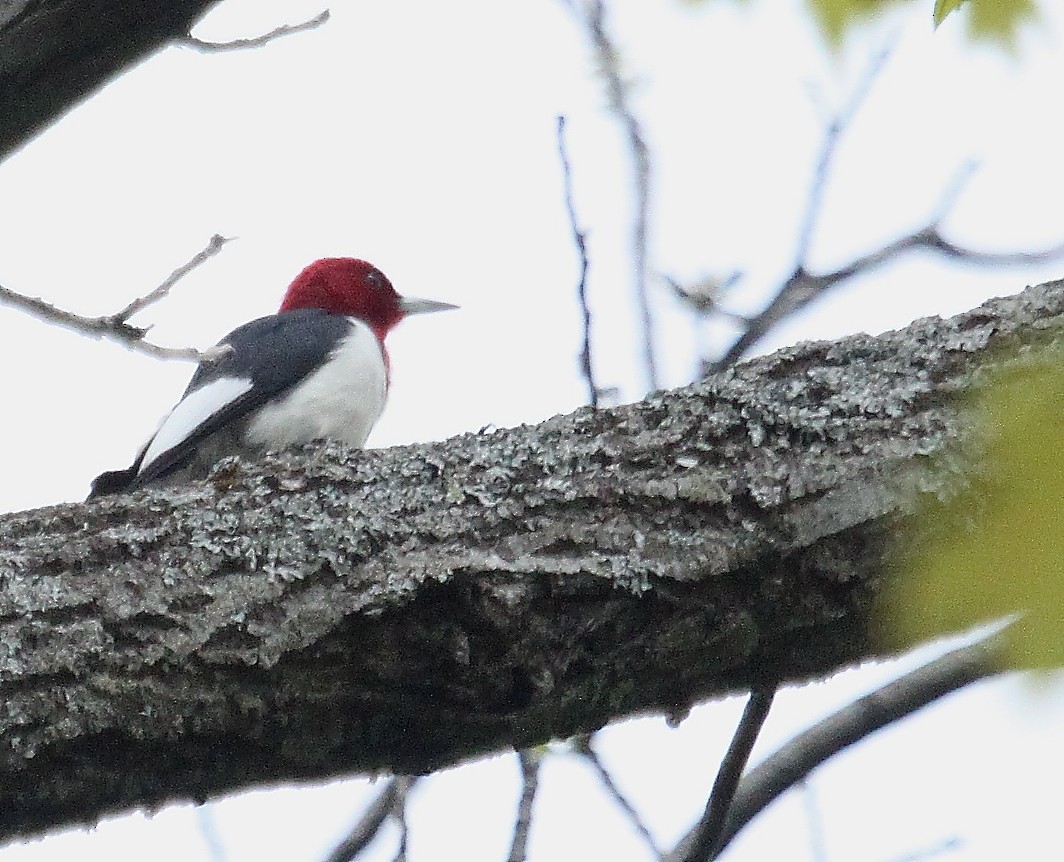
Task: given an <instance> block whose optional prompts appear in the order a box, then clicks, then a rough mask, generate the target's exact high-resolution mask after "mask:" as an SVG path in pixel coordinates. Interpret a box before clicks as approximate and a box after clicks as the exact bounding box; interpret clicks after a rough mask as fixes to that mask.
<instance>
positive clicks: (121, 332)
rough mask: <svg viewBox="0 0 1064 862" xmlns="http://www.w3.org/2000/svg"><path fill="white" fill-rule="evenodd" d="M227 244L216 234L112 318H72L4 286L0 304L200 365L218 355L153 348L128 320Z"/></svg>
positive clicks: (145, 329) (162, 356) (142, 329)
mask: <svg viewBox="0 0 1064 862" xmlns="http://www.w3.org/2000/svg"><path fill="white" fill-rule="evenodd" d="M229 241H230V239H229V238H226V237H223V236H219V235H218V234H215V235H214V236H212V237H211V239H210V241H209V242H208V243H207V245H206V247H205V248H204V249H203V250H202V251H200V252H198V253H197V254H196V255H195V256H194V257H192V258H191V259H190V260H189V261H188V262H187V263H185V264H182V265H181V266H179V267H178V268H177V269H175V270H174V271H173V272H172V273H171V274H170V275H169V276H168V277H167V279H166V280H165V281H164V282H163V283H162V284H160V285H159V286H158V287H157V288H155V289H154V290H152V291H151V292H149V293H147V294H145V295H144V296H142V297H139V298H138V299H135V300H133V302H131V303H129V304H128V305H127V306H126V307H125V308H123V309H121V310H120V311H118V312H116V313H114V314H108V315H104V316H102V317H85V316H83V315H80V314H74V312H72V311H65V310H64V309H62V308H59V307H57V306H55V305H53V304H52V303H50V302H46V301H45V300H43V299H40V298H39V297H35V296H26V295H25V294H21V293H16V292H15V291H13V290H8V289H7V288H6V287H3V286H0V304H4V305H9V306H11V307H13V308H17V309H19V310H20V311H24V312H25V313H27V314H29V315H30V316H32V317H36V318H37V319H38V320H43V321H45V322H46V323H54V324H56V325H57V326H62V327H63V328H64V329H70V330H72V331H74V332H77V333H79V334H80V335H86V336H89V337H90V338H106V339H109V340H111V341H116V342H118V343H120V344H122V345H124V346H125V347H128V348H129V349H130V350H134V351H136V352H138V353H145V354H147V355H148V356H155V357H157V358H159V359H188V360H192V361H194V362H203V361H205V360H210V359H213V358H214V357H215V356H216V355H217V354H216V353H215V352H213V351H210V350H207V351H203V350H196V349H194V348H191V347H163V346H162V345H160V344H154V343H152V342H150V341H147V340H146V339H145V336H147V334H148V327H141V326H133V325H132V324H130V323H129V318H130V317H131V316H132V315H134V314H136V313H137V312H138V311H142V310H143V309H145V308H147V307H148V306H149V305H151V304H152V303H155V302H158V301H159V300H160V299H162V298H163V297H165V296H166V295H167V294H168V293H169V292H170V290H171V289H172V288H173V287H174V285H175V284H177V282H178V281H180V280H181V279H182V278H184V277H185V276H186V275H188V274H189V273H190V272H192V270H194V269H196V267H198V266H200V265H202V264H203V263H204V262H206V261H207V260H208V259H209V258H211V257H214V255H216V254H218V252H219V251H221V249H222V246H224V245H225V244H226V243H227V242H229Z"/></svg>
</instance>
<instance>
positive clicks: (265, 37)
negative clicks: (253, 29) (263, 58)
mask: <svg viewBox="0 0 1064 862" xmlns="http://www.w3.org/2000/svg"><path fill="white" fill-rule="evenodd" d="M329 14H330V13H329V10H328V9H324V10H322V11H321V12H319V13H318V14H317V15H315V16H314V17H313V18H311V19H310V20H309V21H302V22H300V23H299V24H282V25H281V26H280V27H275V28H274V29H273V30H271V31H270V32H269V33H263V34H262V35H261V36H254V37H252V38H249V39H234V40H233V41H231V42H207V41H205V40H203V39H197V38H196V37H195V36H193V35H192V34H189V35H188V36H186V37H185V38H184V39H182V40H181V42H180V44H181V45H184V46H185V47H187V48H192V49H193V50H196V51H199V52H200V53H203V54H221V53H223V52H225V51H244V50H246V49H248V48H261V47H262V46H263V45H267V44H269V43H270V42H273V41H274V40H276V39H281V38H283V37H285V36H291V35H292V34H293V33H302V32H304V31H306V30H314V29H316V28H318V27H320V26H321V25H322V24H324V23H325V22H326V21H328V20H329Z"/></svg>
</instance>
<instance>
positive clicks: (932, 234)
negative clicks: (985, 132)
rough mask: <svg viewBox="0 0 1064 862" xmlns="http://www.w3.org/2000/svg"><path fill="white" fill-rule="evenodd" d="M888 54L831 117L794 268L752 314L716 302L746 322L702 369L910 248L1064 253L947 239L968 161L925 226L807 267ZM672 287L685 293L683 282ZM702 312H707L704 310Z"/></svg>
mask: <svg viewBox="0 0 1064 862" xmlns="http://www.w3.org/2000/svg"><path fill="white" fill-rule="evenodd" d="M889 56H890V48H889V47H888V48H886V49H884V50H883V51H881V52H880V53H879V54H877V55H876V56H875V57H874V58H873V60H872V63H871V64H870V66H869V69H868V71H867V72H866V73H865V75H864V76H863V78H862V79H861V81H860V82H859V83H858V86H857V88H856V89H855V91H854V93H853V95H852V96H851V98H850V100H849V102H848V104H847V105H846V106H845V107H844V108H843V109H842V110H841V111H840V112H839V113H838V114H837V115H836V116H835V117H834V118H833V119H832V120H831V122H830V123H829V125H828V129H827V131H826V133H825V136H824V143H823V145H822V147H821V150H820V154H819V156H818V157H817V162H816V166H815V167H814V170H813V180H812V184H811V186H810V190H809V196H808V199H807V201H806V207H805V213H804V215H803V217H802V220H801V223H800V225H799V229H798V241H797V248H796V254H795V264H794V269H793V271H792V272H791V274H790V276H788V277H787V279H786V280H785V281H784V282H783V283H782V284H781V285H780V286H779V287H778V288H777V290H776V293H775V295H774V297H773V298H772V300H771V301H770V302H769V303H768V304H767V305H766V306H765V308H764V309H763V310H762V311H761V312H760V313H758V314H757V315H755V316H753V317H748V318H745V319H744V318H738V317H737V316H736V315H727V313H726V312H725V311H724V310H723V309H721V308H720V307H719V306H717V307H716V308H715V309H714V310H715V311H716V312H717V313H719V314H722V315H725V316H731V317H732V318H733V319H740V320H742V327H741V332H740V334H739V336H738V337H737V338H736V339H735V341H734V342H733V343H732V345H731V346H730V347H729V348H728V349H727V350H726V351H725V352H724V354H723V355H722V356H721V357H720V358H719V359H717V360H715V361H710V360H708V359H706V360H704V361H703V372H704V373H710V372H713V371H719V370H722V369H724V368H727V367H729V366H731V365H734V364H735V363H736V362H738V361H739V360H740V359H742V358H743V357H744V356H746V355H747V354H748V353H749V352H750V350H751V349H752V348H753V347H754V346H755V345H756V344H757V343H758V342H760V341H761V340H762V339H763V338H764V337H765V336H766V335H767V334H768V333H769V332H770V331H771V330H772V329H773V328H775V327H776V326H778V325H779V324H780V323H781V322H782V321H784V320H786V319H788V318H790V317H791V316H792V315H794V314H795V313H797V312H798V311H800V310H801V309H803V308H805V307H806V306H807V305H809V304H810V303H811V302H814V301H816V300H818V299H820V298H822V297H823V296H824V295H825V294H827V293H828V292H829V291H831V290H833V289H835V288H837V287H839V286H841V285H842V284H844V283H846V282H848V281H849V280H851V279H853V278H857V277H859V276H862V275H867V274H868V273H870V272H872V271H874V270H875V269H878V268H879V267H881V266H883V265H885V264H888V263H893V262H894V261H896V260H898V259H899V258H901V257H902V256H903V255H905V254H908V253H910V252H912V251H917V250H925V251H930V252H933V253H936V254H940V255H942V256H944V257H947V258H949V259H951V260H955V261H958V262H961V263H968V264H972V265H976V266H1012V265H1028V264H1037V263H1045V262H1048V261H1052V260H1056V259H1058V258H1060V257H1064V244H1060V245H1056V246H1052V247H1050V248H1047V249H1044V250H1040V251H1031V252H1006V253H1001V252H986V251H980V250H977V249H971V248H966V247H964V246H961V245H959V244H957V243H954V242H952V241H950V240H947V239H945V238H944V237H943V235H942V233H941V229H940V226H941V223H942V221H943V220H944V219H945V218H946V217H947V216H948V215H949V213H950V210H951V209H952V207H953V205H954V203H955V202H956V199H957V197H958V196H959V195H960V193H961V192H962V191H963V189H964V185H965V183H966V182H967V180H968V179H969V178H970V177H971V175H972V172H973V171H974V170H975V165H974V163H971V162H969V163H967V164H965V165H964V166H962V168H961V169H960V170H959V171H958V172H957V175H956V176H955V177H954V178H953V179H952V180H951V182H950V183H949V184H948V186H947V187H946V190H945V192H944V193H943V195H942V198H941V201H940V202H939V205H938V207H937V208H936V210H935V212H934V213H933V216H932V218H931V219H930V220H929V221H928V222H927V223H926V224H925V225H924V226H923V227H921V228H919V229H917V230H915V231H913V232H912V233H911V234H908V235H907V236H903V237H901V238H899V239H896V240H894V241H893V242H888V243H886V244H884V245H883V246H881V247H880V248H878V249H876V250H875V251H872V252H869V253H868V254H865V255H861V256H860V257H856V258H854V259H853V260H851V261H850V262H849V263H847V264H845V265H844V266H841V267H839V268H838V269H835V270H833V271H831V272H826V273H821V274H816V273H813V272H811V271H810V268H809V253H810V247H811V245H812V241H813V235H814V232H815V229H816V224H817V221H818V219H819V216H820V210H821V206H822V203H823V197H824V190H825V188H826V186H827V183H828V181H829V179H830V174H831V168H832V165H833V162H834V158H835V154H836V152H837V150H838V145H839V140H840V139H841V137H842V135H843V134H844V133H845V132H846V130H847V129H848V128H849V127H850V126H851V125H852V123H853V121H854V119H855V118H856V116H857V114H858V112H859V111H860V109H861V108H862V107H863V105H864V103H865V101H866V99H867V98H868V94H869V93H870V92H871V89H872V86H873V85H874V83H875V81H876V80H877V78H878V76H879V74H880V73H881V71H882V69H883V66H884V64H885V63H886V61H887V59H888V58H889ZM674 289H675V290H676V291H677V293H678V294H680V295H681V296H682V295H683V293H684V291H683V288H682V286H679V285H676V286H674ZM703 313H704V312H703Z"/></svg>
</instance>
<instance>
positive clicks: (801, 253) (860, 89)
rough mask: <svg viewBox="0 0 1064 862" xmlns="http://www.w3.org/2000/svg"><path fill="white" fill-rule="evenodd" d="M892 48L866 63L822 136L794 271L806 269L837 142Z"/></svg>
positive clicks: (887, 47) (891, 45)
mask: <svg viewBox="0 0 1064 862" xmlns="http://www.w3.org/2000/svg"><path fill="white" fill-rule="evenodd" d="M892 49H893V44H892V43H890V44H887V45H886V46H884V47H883V48H882V49H881V50H880V51H879V52H878V53H877V54H876V55H875V56H874V57H873V58H872V62H871V63H869V65H868V68H867V69H866V70H865V73H864V75H863V76H862V77H861V80H860V81H859V82H858V84H857V87H856V89H855V90H854V91H853V93H852V94H851V95H850V100H849V102H847V104H846V106H845V107H844V108H843V109H842V110H841V111H840V112H839V113H838V114H836V115H835V116H834V117H833V118H832V120H831V122H830V123H829V124H828V128H827V132H825V134H824V143H823V144H822V145H821V147H820V155H819V156H818V157H817V162H816V167H815V168H814V169H813V183H812V185H811V186H810V188H809V198H808V199H807V200H806V205H805V215H804V216H803V217H802V221H801V226H800V227H799V229H798V247H797V251H796V253H795V269H799V268H801V267H803V266H804V265H805V261H806V260H807V259H808V257H809V247H810V245H811V244H812V241H813V231H814V229H815V227H816V222H817V219H818V218H819V217H820V207H821V204H822V203H823V199H824V188H825V187H826V186H827V182H828V177H829V176H830V175H831V164H832V162H833V161H834V159H835V152H836V150H837V149H838V144H839V138H841V137H842V135H843V133H844V132H845V131H846V129H847V128H849V126H850V124H851V123H852V122H853V118H854V117H855V116H856V115H857V112H858V111H859V110H860V109H861V107H862V105H864V103H865V100H866V99H867V98H868V94H869V93H871V92H872V86H873V85H874V84H875V82H876V80H877V79H878V78H879V75H880V73H881V72H882V71H883V67H884V66H885V65H886V63H887V60H888V59H889V58H890V54H891V51H892Z"/></svg>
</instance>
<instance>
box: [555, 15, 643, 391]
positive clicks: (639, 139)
mask: <svg viewBox="0 0 1064 862" xmlns="http://www.w3.org/2000/svg"><path fill="white" fill-rule="evenodd" d="M584 7H585V9H586V13H585V14H580V15H578V17H580V18H581V20H582V21H583V23H584V25H585V26H586V27H587V30H588V34H589V35H590V37H591V42H592V44H593V45H594V47H595V51H596V53H597V54H598V59H599V65H600V67H601V70H602V75H603V77H604V78H605V79H606V88H607V93H608V95H609V100H610V106H611V108H612V109H613V112H614V113H615V114H616V115H617V117H618V119H619V120H620V121H621V125H622V126H623V127H624V132H625V136H626V138H627V141H628V148H629V150H630V152H631V157H632V173H633V179H634V190H635V217H634V223H633V226H632V257H633V261H632V262H633V269H634V270H635V300H636V308H637V309H638V311H639V319H640V326H641V327H642V336H643V345H642V346H643V365H644V368H645V369H646V377H647V386H648V389H650V390H656V389H658V388H659V386H660V382H659V378H658V366H657V350H656V349H655V345H654V319H653V314H652V312H651V308H650V295H649V292H648V285H647V243H648V234H649V219H650V215H649V213H650V153H649V150H648V148H647V145H646V141H645V140H644V138H643V130H642V127H641V126H640V124H639V120H638V119H637V118H636V116H635V113H634V112H633V110H632V106H631V100H630V98H629V96H630V94H629V86H628V84H626V83H625V81H624V78H623V75H622V74H621V62H620V54H619V52H618V51H617V49H616V47H615V46H614V44H613V41H612V39H611V38H610V35H609V33H608V32H607V31H606V20H605V18H606V10H605V4H604V3H603V0H587V2H585V3H584ZM573 8H574V9H575V7H573Z"/></svg>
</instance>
